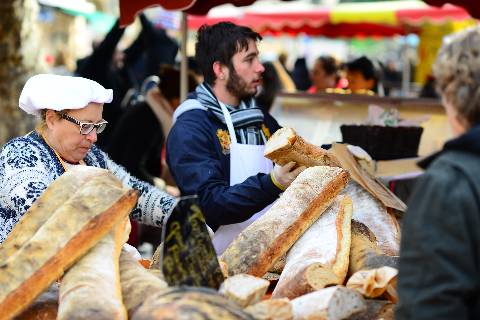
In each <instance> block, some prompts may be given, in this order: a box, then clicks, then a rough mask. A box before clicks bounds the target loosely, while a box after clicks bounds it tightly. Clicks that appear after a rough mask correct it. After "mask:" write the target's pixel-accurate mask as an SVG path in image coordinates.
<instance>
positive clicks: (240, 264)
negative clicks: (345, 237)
mask: <svg viewBox="0 0 480 320" xmlns="http://www.w3.org/2000/svg"><path fill="white" fill-rule="evenodd" d="M348 179H349V175H348V173H347V172H346V171H345V170H343V169H341V168H334V167H326V166H322V167H313V168H309V169H306V170H305V171H303V172H302V173H301V174H300V175H299V176H298V177H297V179H296V180H295V181H294V182H293V183H292V184H291V185H290V187H289V188H288V189H287V190H286V191H285V192H284V193H283V195H282V196H281V197H280V199H278V200H277V202H276V203H275V204H274V205H273V206H272V207H271V208H270V210H269V211H268V212H267V213H265V215H263V216H262V217H260V218H259V219H258V220H256V221H255V222H254V223H252V224H251V225H250V226H248V227H247V228H246V229H244V230H243V231H242V232H241V233H240V234H239V236H238V237H237V238H236V239H234V241H233V242H232V244H230V246H229V247H228V248H227V249H226V250H225V252H224V253H223V254H222V256H221V257H220V259H221V260H222V261H224V262H225V263H226V264H227V266H228V273H229V275H235V274H238V273H248V274H250V275H253V276H257V277H262V276H263V275H264V274H265V273H266V272H267V271H268V270H269V269H270V268H271V267H272V265H273V264H274V263H275V262H276V260H277V259H279V258H280V257H281V256H282V255H284V254H285V253H286V252H287V251H288V249H290V247H291V246H292V245H293V244H294V243H295V242H296V241H297V240H298V238H299V237H300V236H301V235H302V234H303V233H304V232H305V230H307V229H308V228H309V227H310V226H311V225H312V223H314V222H315V220H317V219H318V217H319V216H320V215H321V214H322V213H323V212H324V211H325V209H326V208H327V207H328V206H329V205H330V204H331V203H332V201H333V200H334V199H335V197H336V196H337V195H338V194H339V193H340V191H341V190H342V189H343V188H344V187H345V185H346V184H347V182H348Z"/></svg>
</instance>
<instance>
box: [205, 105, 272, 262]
mask: <svg viewBox="0 0 480 320" xmlns="http://www.w3.org/2000/svg"><path fill="white" fill-rule="evenodd" d="M219 103H220V106H221V107H222V111H223V116H224V117H225V122H226V124H227V127H228V133H229V134H230V185H231V186H233V185H235V184H238V183H241V182H243V181H245V180H246V179H247V178H248V177H251V176H254V175H256V174H257V173H269V172H270V171H271V170H272V168H273V163H272V161H270V160H269V159H267V158H265V157H264V156H263V152H264V150H265V146H264V145H249V144H240V143H237V137H236V135H235V130H234V128H233V123H232V118H231V116H230V113H229V112H228V110H227V108H226V107H225V105H224V104H223V103H221V102H220V101H219ZM270 206H271V205H269V206H267V207H266V208H264V209H263V210H262V211H260V212H257V213H255V214H254V215H253V216H252V217H251V218H250V219H248V220H247V221H244V222H241V223H234V224H228V225H223V226H220V227H219V228H218V230H217V231H216V232H215V234H214V236H213V246H214V247H215V250H216V252H217V254H218V255H220V254H222V253H223V251H225V249H226V248H227V247H228V245H229V244H230V243H231V242H232V241H233V239H235V237H236V236H237V235H238V234H239V233H240V232H241V231H242V230H243V229H245V228H246V227H247V226H248V225H250V224H251V223H252V222H253V221H255V220H257V219H258V218H259V217H261V216H262V215H263V214H264V213H265V212H266V211H267V210H268V209H269V208H270Z"/></svg>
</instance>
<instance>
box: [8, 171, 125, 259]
mask: <svg viewBox="0 0 480 320" xmlns="http://www.w3.org/2000/svg"><path fill="white" fill-rule="evenodd" d="M98 176H104V177H105V179H111V181H112V185H115V184H117V185H118V187H121V183H120V181H118V180H117V179H112V175H111V174H110V173H109V172H108V171H107V170H104V169H100V168H95V167H88V166H75V167H72V169H70V170H68V171H66V172H65V173H64V174H62V175H61V176H60V177H58V178H57V179H56V180H55V181H53V182H52V183H51V184H50V185H49V186H48V188H47V189H45V191H44V192H43V193H42V194H41V195H40V197H38V199H37V200H36V201H35V202H34V203H33V205H32V206H31V207H30V209H28V210H27V212H25V214H24V215H23V217H22V219H20V221H19V222H18V223H17V224H16V225H15V227H14V228H13V229H12V231H11V232H10V233H9V234H8V237H7V238H6V239H5V241H4V242H3V243H2V244H1V245H0V263H2V262H4V261H5V260H6V259H7V258H8V257H10V256H12V255H13V254H14V253H15V252H16V251H17V250H18V249H19V248H21V247H22V246H23V245H24V244H25V242H27V241H28V240H30V238H31V237H33V235H34V234H35V232H37V230H38V229H39V228H40V227H41V226H42V225H43V224H44V223H45V221H47V220H48V219H49V218H50V217H51V216H52V215H53V213H54V212H55V210H57V209H58V208H59V207H61V205H62V204H63V203H64V202H65V201H67V200H68V199H69V198H71V197H72V196H73V195H74V194H75V192H77V191H78V189H80V187H81V186H82V185H84V184H85V183H86V182H88V181H90V180H91V179H92V178H93V177H98ZM27 217H28V218H27Z"/></svg>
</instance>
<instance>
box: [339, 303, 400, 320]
mask: <svg viewBox="0 0 480 320" xmlns="http://www.w3.org/2000/svg"><path fill="white" fill-rule="evenodd" d="M365 304H366V306H367V308H366V309H365V310H364V311H362V312H360V313H358V314H355V315H354V316H352V317H350V318H348V319H349V320H394V319H395V304H393V303H391V302H390V301H386V300H373V299H365Z"/></svg>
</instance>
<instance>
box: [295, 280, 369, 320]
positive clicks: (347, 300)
mask: <svg viewBox="0 0 480 320" xmlns="http://www.w3.org/2000/svg"><path fill="white" fill-rule="evenodd" d="M291 303H292V307H293V319H294V320H340V319H348V318H349V317H350V316H352V315H354V314H357V313H360V312H362V311H364V310H365V309H366V306H365V301H364V299H363V298H362V296H361V295H360V294H359V293H358V292H356V291H354V290H351V289H348V288H345V287H344V286H335V287H329V288H325V289H320V290H318V291H314V292H311V293H308V294H306V295H303V296H301V297H298V298H296V299H293V300H292V301H291Z"/></svg>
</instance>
